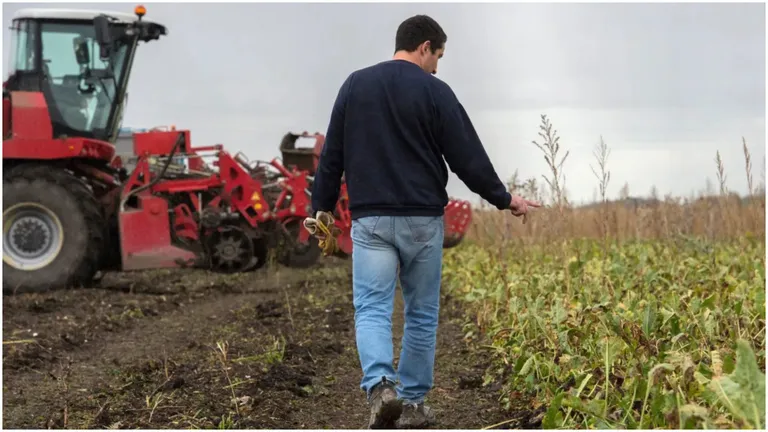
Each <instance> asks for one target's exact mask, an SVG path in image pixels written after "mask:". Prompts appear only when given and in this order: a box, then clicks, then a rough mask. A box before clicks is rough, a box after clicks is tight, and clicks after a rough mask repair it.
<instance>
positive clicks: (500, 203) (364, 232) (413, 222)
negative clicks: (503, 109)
mask: <svg viewBox="0 0 768 432" xmlns="http://www.w3.org/2000/svg"><path fill="white" fill-rule="evenodd" d="M446 40H447V37H446V34H445V32H444V31H443V29H442V28H441V27H440V25H439V24H438V23H437V22H436V21H435V20H433V19H432V18H430V17H428V16H425V15H417V16H414V17H411V18H408V19H407V20H405V21H403V23H402V24H400V26H399V27H398V29H397V35H396V38H395V55H394V58H393V59H392V60H389V61H384V62H381V63H378V64H376V65H373V66H370V67H367V68H364V69H361V70H358V71H355V72H353V73H352V74H350V75H349V77H348V78H347V79H346V80H345V81H344V83H343V84H342V86H341V89H340V90H339V93H338V96H337V98H336V102H335V104H334V106H333V111H332V113H331V119H330V124H329V125H328V132H327V134H326V138H325V146H324V148H323V152H322V154H321V156H320V161H319V165H318V168H317V173H316V176H315V182H314V187H313V191H312V206H313V208H314V210H315V211H316V212H327V213H332V212H333V209H334V208H335V206H336V202H337V200H338V196H339V188H340V186H341V178H342V174H343V175H344V176H345V177H346V183H347V190H348V193H349V208H350V212H351V214H352V219H353V224H352V241H353V251H352V263H353V271H352V273H353V277H352V278H353V298H354V300H353V302H354V306H355V330H356V339H357V348H358V353H359V357H360V364H361V366H362V370H363V378H362V381H361V388H362V389H363V390H364V391H366V393H367V395H368V400H369V402H370V405H371V417H370V420H369V427H370V428H372V429H375V428H388V429H389V428H393V427H398V428H424V427H427V426H430V425H432V424H433V423H434V414H433V413H432V412H431V411H430V409H429V408H428V407H427V406H426V405H424V399H425V396H426V394H427V392H428V391H429V390H430V389H431V388H432V385H433V369H434V359H435V344H436V334H437V323H438V312H439V306H440V274H441V270H442V252H443V251H442V245H443V213H444V209H445V206H446V205H447V203H448V196H447V193H446V190H445V187H446V185H447V182H448V170H447V168H446V166H445V162H444V161H443V158H445V161H447V162H448V166H449V167H450V169H451V171H453V172H454V173H456V174H457V175H458V176H459V178H460V179H461V180H462V181H463V182H464V183H465V184H466V185H467V186H468V187H469V189H470V190H472V191H473V192H475V193H477V194H479V195H480V196H481V197H483V198H484V199H485V200H487V201H488V202H490V203H491V204H492V205H494V206H495V207H496V208H498V209H500V210H504V209H509V210H511V212H512V214H513V215H515V216H523V215H525V214H526V213H527V212H528V207H538V206H539V204H538V203H535V202H531V201H526V200H524V199H522V198H520V197H518V196H514V197H513V196H511V195H510V194H509V193H508V192H507V188H506V186H505V185H504V183H502V182H501V180H500V179H499V176H498V175H497V174H496V171H495V170H494V167H493V165H492V164H491V161H490V160H489V159H488V155H487V154H486V152H485V149H484V148H483V145H482V143H481V142H480V139H479V138H478V136H477V133H476V132H475V130H474V128H473V126H472V123H471V122H470V119H469V117H468V115H467V113H466V112H465V111H464V108H463V107H462V105H461V104H460V103H459V101H458V100H457V98H456V96H455V95H454V93H453V91H452V90H451V88H450V87H449V86H448V85H447V84H445V83H444V82H442V81H441V80H439V79H437V78H436V77H434V76H433V75H434V74H436V73H437V63H438V61H439V59H440V58H442V56H443V53H444V52H445V43H446ZM398 270H399V277H400V284H401V286H402V290H403V298H404V301H405V330H404V336H403V341H402V352H401V354H400V361H399V364H398V368H397V372H395V370H394V368H393V366H392V363H393V345H392V309H393V302H394V296H395V285H396V281H397V278H398Z"/></svg>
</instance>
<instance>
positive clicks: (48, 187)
mask: <svg viewBox="0 0 768 432" xmlns="http://www.w3.org/2000/svg"><path fill="white" fill-rule="evenodd" d="M4 174H6V175H4V176H3V212H5V210H6V209H7V208H9V207H10V206H12V205H15V204H17V203H20V202H34V203H37V204H40V205H42V206H44V207H45V208H47V209H48V210H50V211H51V212H53V213H54V214H55V215H56V216H57V217H58V218H59V221H60V223H61V226H62V230H63V234H64V241H63V244H62V248H61V251H60V252H59V254H58V255H57V256H56V257H55V258H54V259H53V261H52V262H51V263H50V264H48V265H46V266H45V267H43V268H40V269H38V270H34V271H29V272H27V271H24V270H19V269H16V268H14V267H13V266H11V265H9V264H7V263H6V262H5V261H3V291H9V292H16V293H19V292H41V291H48V290H51V289H60V288H74V287H79V286H87V285H89V284H90V283H91V282H92V281H93V277H94V275H95V274H96V272H97V271H98V270H99V263H100V261H101V257H102V252H103V251H104V249H105V244H104V241H105V238H104V234H105V232H106V224H105V221H104V216H103V210H102V208H101V206H100V205H99V203H98V201H97V200H96V198H95V197H94V196H93V194H92V193H91V191H90V190H89V189H88V187H87V186H86V184H85V183H84V182H83V181H81V180H80V179H78V178H77V177H75V176H74V175H72V174H70V173H68V172H67V171H64V170H63V169H62V168H60V167H57V166H50V165H39V164H26V165H20V166H16V167H14V168H13V169H12V170H10V172H8V173H4Z"/></svg>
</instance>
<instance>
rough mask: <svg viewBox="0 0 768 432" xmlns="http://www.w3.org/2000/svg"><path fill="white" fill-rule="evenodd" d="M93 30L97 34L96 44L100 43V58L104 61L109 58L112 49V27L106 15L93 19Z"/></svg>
mask: <svg viewBox="0 0 768 432" xmlns="http://www.w3.org/2000/svg"><path fill="white" fill-rule="evenodd" d="M93 30H94V32H95V33H96V42H98V43H99V47H100V50H99V56H100V57H101V58H102V59H105V58H107V57H109V52H110V50H111V48H112V27H111V26H110V25H109V18H108V17H107V16H106V15H99V16H97V17H96V18H94V19H93Z"/></svg>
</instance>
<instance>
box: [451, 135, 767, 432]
mask: <svg viewBox="0 0 768 432" xmlns="http://www.w3.org/2000/svg"><path fill="white" fill-rule="evenodd" d="M547 126H550V125H549V124H547ZM601 148H603V151H602V154H607V149H606V148H605V144H604V143H602V144H601ZM744 148H745V154H746V155H748V151H746V144H745V145H744ZM747 158H748V156H747ZM718 166H720V167H722V161H721V160H720V159H719V158H718ZM747 166H748V169H749V166H750V164H749V162H748V163H747ZM602 168H603V169H604V167H602ZM722 174H723V173H722V172H720V171H719V172H718V178H722V179H724V175H722ZM600 177H605V176H598V178H600ZM748 178H749V180H750V183H751V181H752V179H751V174H750V173H748ZM559 188H560V190H562V189H563V185H559ZM751 188H752V186H751V185H750V189H751ZM763 190H764V189H763ZM721 191H723V193H724V194H725V193H726V192H725V191H726V188H725V187H724V185H722V187H721ZM554 195H556V193H555V194H554ZM752 198H755V197H752ZM723 199H729V197H727V196H724V197H723ZM553 201H555V203H562V202H563V200H560V199H558V198H557V197H555V198H554V199H553ZM668 201H669V198H668ZM603 203H604V205H607V204H605V199H604V197H603ZM682 205H684V204H680V203H678V204H677V207H675V206H672V205H668V206H661V205H660V206H658V207H657V208H655V209H654V208H652V209H650V210H648V209H644V208H637V209H636V211H637V212H642V211H649V212H655V213H652V214H653V215H654V216H655V220H656V221H657V222H658V221H661V220H666V221H667V222H666V227H665V228H664V229H663V230H659V229H658V227H653V226H651V224H648V226H647V227H646V228H647V230H650V231H652V232H653V234H652V235H651V234H648V235H646V233H644V232H641V231H639V230H638V229H637V228H636V227H634V228H633V229H632V230H629V232H632V233H635V234H636V235H628V234H627V233H623V234H622V235H620V233H619V232H618V231H620V230H621V226H622V224H621V223H620V222H617V221H616V220H614V219H617V218H618V216H616V215H617V214H618V213H617V211H616V210H615V209H616V208H621V211H622V212H625V211H626V207H625V206H621V207H614V208H613V209H614V210H611V208H610V207H609V208H608V210H606V209H605V208H603V209H602V210H601V211H599V212H596V213H594V214H595V215H597V216H598V217H600V218H603V219H604V220H603V221H602V222H603V223H600V224H595V223H592V224H590V225H584V226H588V227H592V228H595V227H598V229H596V230H594V231H590V232H589V233H579V232H578V231H574V229H573V227H578V225H575V224H571V223H570V221H559V223H561V224H562V227H570V228H568V229H561V230H558V232H563V233H569V237H570V238H568V239H565V241H563V239H559V240H558V241H557V242H556V243H554V242H552V241H551V240H549V239H548V238H547V236H546V235H542V236H541V237H542V239H544V240H541V239H536V238H531V235H530V234H529V235H528V238H526V234H525V233H524V232H523V231H521V232H520V235H519V236H518V237H517V238H516V241H514V242H510V241H508V240H506V241H504V242H499V243H498V244H494V243H492V242H489V241H487V239H488V238H492V237H493V236H483V237H482V238H480V237H478V238H476V239H474V241H472V239H470V241H467V242H465V243H466V244H462V245H461V246H460V247H457V248H454V249H449V250H446V252H445V254H446V256H445V271H444V275H445V279H446V289H447V290H449V292H450V293H451V294H452V295H453V296H454V297H458V298H459V299H461V300H463V301H465V302H466V303H467V306H468V310H469V311H470V316H471V317H472V318H471V323H469V324H468V326H469V327H472V328H471V329H468V334H478V333H479V334H482V335H485V337H486V338H487V339H488V346H489V348H490V349H492V350H493V352H494V358H495V362H494V365H493V366H492V367H491V368H489V370H488V371H487V374H486V381H487V382H491V381H501V382H502V384H503V387H502V388H503V390H502V394H501V401H502V403H504V404H507V405H512V404H514V405H516V406H517V405H518V404H519V402H520V400H530V401H531V402H530V407H529V408H530V409H532V410H535V409H537V408H538V409H540V410H542V411H543V419H542V425H543V426H544V427H545V428H642V429H647V428H761V429H764V428H765V374H764V370H765V366H764V365H765V309H766V308H765V241H764V235H757V234H756V233H755V232H756V231H759V229H760V226H759V224H760V222H762V223H764V220H765V201H764V196H763V198H762V199H757V200H755V199H750V200H749V201H748V204H746V205H747V206H749V207H742V208H740V209H739V211H719V212H716V213H715V212H714V211H713V213H715V214H716V215H717V218H719V219H717V220H714V221H711V223H712V224H713V225H712V226H715V227H717V226H722V227H723V228H722V230H725V229H728V230H729V231H727V233H728V234H729V235H720V234H718V233H714V234H713V233H711V232H710V231H712V226H709V225H707V224H706V223H705V222H706V221H707V220H710V219H712V216H711V215H701V214H696V215H695V217H696V218H700V219H701V220H702V221H700V222H701V223H698V222H696V223H692V222H690V221H687V222H685V223H684V222H683V220H684V218H676V217H672V215H671V214H669V212H672V211H675V212H683V214H685V213H684V212H685V210H680V209H679V208H678V207H679V206H682ZM724 205H725V204H724ZM708 208H712V209H714V208H715V207H708ZM721 210H722V209H721ZM551 211H552V212H556V214H557V215H561V216H560V217H573V218H583V217H584V213H582V214H580V213H579V211H578V210H573V211H569V212H562V211H558V210H556V209H552V210H551ZM621 214H624V213H621ZM693 216H694V215H692V217H693ZM538 217H539V216H538V215H537V216H535V217H534V219H536V218H538ZM547 217H548V216H547V215H542V218H547ZM621 217H624V216H621ZM736 218H741V219H744V220H736ZM761 219H762V221H761ZM475 220H476V222H475V223H476V224H493V226H500V227H503V225H499V224H498V221H495V220H492V219H490V218H488V219H484V217H483V216H482V214H481V215H480V217H478V218H476V219H475ZM546 220H548V221H554V220H555V219H546ZM675 221H678V222H675ZM552 223H554V222H552ZM676 223H679V224H680V226H678V225H676ZM697 223H698V225H697ZM529 224H530V222H529ZM517 225H518V227H517V228H519V229H521V230H522V227H520V226H519V223H518V224H517ZM733 226H739V227H741V232H734V230H733V228H732V227H733ZM697 227H698V228H697ZM729 227H730V228H729ZM489 229H492V228H488V227H487V226H485V227H482V229H479V230H478V231H477V232H481V233H483V232H488V231H489ZM499 229H506V228H499ZM534 229H535V228H534ZM763 229H764V225H763ZM690 230H694V231H696V230H698V231H697V233H698V234H701V235H698V234H697V233H693V234H688V233H689V231H690ZM708 232H709V234H710V236H709V237H707V235H706V234H707V233H708ZM663 233H666V234H667V235H666V236H661V234H663ZM763 233H764V231H763ZM591 234H597V235H591ZM504 237H505V238H506V236H504ZM496 238H502V236H501V235H498V236H496ZM539 240H541V241H539ZM500 247H503V248H507V249H508V250H507V251H506V252H505V253H499V251H498V248H500ZM501 260H503V261H505V262H500V261H501Z"/></svg>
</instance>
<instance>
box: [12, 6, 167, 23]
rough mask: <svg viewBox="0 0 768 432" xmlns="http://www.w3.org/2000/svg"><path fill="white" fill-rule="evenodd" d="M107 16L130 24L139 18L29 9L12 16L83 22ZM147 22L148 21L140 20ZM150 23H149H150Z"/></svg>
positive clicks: (134, 16)
mask: <svg viewBox="0 0 768 432" xmlns="http://www.w3.org/2000/svg"><path fill="white" fill-rule="evenodd" d="M102 14H103V15H107V16H110V17H112V18H115V19H116V20H118V22H121V23H126V24H127V23H132V22H135V21H137V20H138V19H139V18H138V17H137V16H136V15H134V14H130V13H125V12H115V11H98V10H87V9H43V8H29V9H21V10H19V11H17V12H16V13H15V14H14V15H13V19H14V20H17V19H64V20H83V21H92V20H93V19H94V18H96V17H97V16H99V15H102ZM142 21H145V22H147V21H148V20H145V19H142ZM150 22H151V21H150ZM151 23H152V24H156V25H160V24H159V23H155V22H151Z"/></svg>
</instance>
